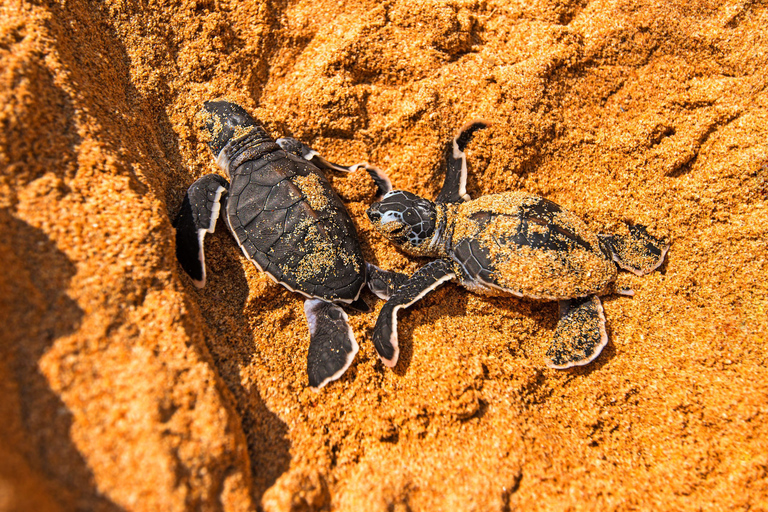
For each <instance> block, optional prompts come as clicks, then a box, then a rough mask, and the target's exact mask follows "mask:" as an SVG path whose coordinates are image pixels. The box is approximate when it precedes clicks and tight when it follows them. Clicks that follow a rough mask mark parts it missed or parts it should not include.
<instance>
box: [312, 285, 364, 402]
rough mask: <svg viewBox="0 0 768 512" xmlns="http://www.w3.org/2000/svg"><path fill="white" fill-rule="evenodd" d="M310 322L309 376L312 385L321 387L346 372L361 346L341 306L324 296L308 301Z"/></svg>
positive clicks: (316, 388)
mask: <svg viewBox="0 0 768 512" xmlns="http://www.w3.org/2000/svg"><path fill="white" fill-rule="evenodd" d="M304 314H305V315H307V323H308V324H309V352H308V353H307V375H308V376H309V385H310V386H312V387H313V388H314V389H315V390H319V389H320V388H322V387H323V386H325V385H326V384H328V383H329V382H331V381H334V380H336V379H338V378H339V377H341V376H342V375H344V372H346V371H347V368H349V365H351V364H352V360H353V359H354V358H355V354H357V351H358V349H359V347H358V345H357V341H355V335H354V334H352V329H351V328H350V327H349V324H348V323H347V321H348V318H347V314H346V313H344V310H342V309H341V308H340V307H339V306H337V305H335V304H331V303H330V302H325V301H324V300H320V299H307V300H306V301H304Z"/></svg>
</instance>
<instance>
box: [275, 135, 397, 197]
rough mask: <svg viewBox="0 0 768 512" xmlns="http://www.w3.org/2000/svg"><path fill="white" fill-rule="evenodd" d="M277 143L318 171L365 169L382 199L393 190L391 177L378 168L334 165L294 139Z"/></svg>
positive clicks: (289, 138)
mask: <svg viewBox="0 0 768 512" xmlns="http://www.w3.org/2000/svg"><path fill="white" fill-rule="evenodd" d="M275 142H276V143H277V145H278V146H280V147H281V148H283V150H284V151H286V152H288V153H291V154H293V155H296V156H300V157H301V158H303V159H304V160H307V161H309V162H312V164H314V165H315V167H317V168H318V169H331V170H334V171H340V172H354V171H356V170H358V169H359V168H361V167H362V168H363V169H365V171H366V172H367V173H368V175H370V177H371V178H373V181H374V183H376V188H377V189H378V192H377V194H378V197H382V196H383V195H384V194H386V193H387V192H389V191H390V190H392V183H391V182H390V181H389V177H388V176H387V174H386V173H385V172H384V171H382V170H381V169H379V168H378V167H375V166H373V165H369V164H368V163H360V164H355V165H350V166H349V167H346V166H343V165H339V164H334V163H332V162H329V161H328V160H326V159H325V158H323V157H322V156H320V153H318V152H317V151H315V150H314V149H312V148H310V147H309V146H307V145H306V144H304V143H303V142H301V141H299V140H296V139H294V138H293V137H282V138H279V139H277V140H276V141H275Z"/></svg>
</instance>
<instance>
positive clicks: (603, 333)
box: [547, 296, 608, 370]
mask: <svg viewBox="0 0 768 512" xmlns="http://www.w3.org/2000/svg"><path fill="white" fill-rule="evenodd" d="M590 300H592V301H597V314H598V317H599V318H600V322H599V323H598V328H599V329H600V344H599V345H598V346H597V348H596V349H595V351H594V352H593V353H592V355H591V356H589V357H588V358H585V359H582V360H580V361H572V362H569V363H566V364H564V365H562V366H557V365H555V364H552V362H551V361H547V366H548V367H550V368H554V369H555V370H565V369H567V368H572V367H574V366H584V365H587V364H589V363H591V362H592V361H594V360H595V359H597V356H599V355H600V353H601V352H602V351H603V349H604V348H605V346H606V345H607V344H608V332H607V331H606V330H605V313H604V311H603V303H602V302H601V301H600V299H599V298H598V297H597V296H593V297H592V299H590Z"/></svg>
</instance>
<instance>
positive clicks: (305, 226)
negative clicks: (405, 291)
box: [174, 101, 397, 388]
mask: <svg viewBox="0 0 768 512" xmlns="http://www.w3.org/2000/svg"><path fill="white" fill-rule="evenodd" d="M200 115H201V116H202V117H203V118H204V120H205V124H206V129H207V131H208V135H209V142H208V145H209V147H210V149H211V151H212V152H213V154H214V156H215V157H216V162H217V163H218V165H219V166H220V167H221V168H222V169H223V170H224V172H225V173H226V174H227V177H228V178H229V182H228V181H227V180H225V179H224V178H222V177H221V176H219V175H218V174H208V175H206V176H203V177H202V178H200V179H199V180H197V181H196V182H195V183H194V184H193V185H192V186H191V187H190V188H189V190H188V191H187V194H186V196H185V197H184V201H183V203H182V208H181V211H180V213H179V216H178V217H177V219H176V221H175V223H174V224H175V226H176V255H177V257H178V259H179V262H180V263H181V266H182V268H184V270H185V271H186V272H187V273H188V274H189V275H190V276H191V277H192V279H193V281H194V282H195V284H196V285H197V286H198V287H202V286H204V285H205V277H206V270H205V255H204V251H203V239H204V237H205V234H206V233H213V231H214V229H215V227H216V220H217V219H218V217H219V215H220V214H221V215H222V216H223V218H224V220H225V221H226V223H227V226H228V227H229V230H230V232H231V233H232V235H233V236H234V238H235V240H236V241H237V243H238V244H239V246H240V248H241V249H242V251H243V253H244V254H245V256H246V257H247V258H248V259H249V260H250V261H251V262H252V263H253V264H254V265H256V266H257V267H258V268H259V269H260V270H262V271H264V272H266V273H267V275H269V276H270V277H271V278H272V279H273V280H274V281H276V282H277V283H279V284H281V285H283V286H284V287H286V288H288V289H289V290H291V291H294V292H297V293H300V294H301V295H303V296H304V297H306V299H307V300H306V301H305V303H304V311H305V313H306V316H307V322H308V324H309V330H310V344H309V353H308V356H307V372H308V375H309V383H310V385H311V386H312V387H314V388H321V387H322V386H324V385H325V384H326V383H328V382H330V381H332V380H335V379H338V378H339V377H340V376H341V375H342V374H343V373H344V372H345V371H346V370H347V368H348V367H349V365H350V364H351V363H352V360H353V359H354V356H355V354H356V353H357V351H358V345H357V342H356V341H355V337H354V335H353V333H352V330H351V329H350V327H349V325H348V323H347V320H348V318H347V315H346V313H345V312H344V310H342V309H341V307H339V305H344V306H348V307H350V308H353V309H357V310H361V311H367V310H368V306H367V304H366V303H365V302H364V301H363V300H362V299H361V298H360V292H361V290H362V288H363V286H364V285H365V283H366V276H367V274H368V273H371V274H372V275H371V277H372V279H374V281H375V282H376V283H377V284H378V285H379V287H383V288H384V289H387V287H388V286H389V287H391V286H393V284H392V282H393V279H394V280H395V281H397V276H395V275H392V274H388V273H385V272H383V271H379V269H376V268H375V267H373V266H368V268H366V263H365V261H364V260H363V255H362V250H361V248H360V243H359V241H358V238H357V235H356V233H355V228H354V226H353V224H352V220H351V219H350V217H349V214H348V213H347V211H346V209H345V208H344V205H343V204H342V203H341V200H340V199H339V198H338V196H337V195H336V194H335V193H334V192H333V190H332V189H331V187H330V184H329V182H328V180H327V179H326V177H325V176H324V175H323V173H322V172H320V170H319V169H318V167H322V168H325V169H336V170H342V171H351V170H354V169H355V168H357V167H358V166H352V167H349V168H346V167H342V166H338V165H336V164H331V163H329V162H328V161H326V160H324V159H323V158H322V157H320V156H319V155H318V154H317V153H315V152H314V151H312V150H311V149H309V148H308V147H307V146H305V145H304V144H302V143H301V142H299V141H297V140H295V139H290V138H283V139H278V140H277V141H275V140H273V139H272V138H271V137H270V136H269V135H268V134H267V132H266V131H265V130H264V129H263V128H262V127H261V126H258V125H257V123H256V121H255V120H254V119H253V118H252V117H251V116H250V115H249V114H248V113H247V112H246V111H245V110H244V109H243V108H242V107H240V106H239V105H236V104H234V103H230V102H227V101H209V102H207V103H205V106H204V108H203V110H202V111H201V114H200ZM360 165H363V166H364V167H365V168H366V170H368V172H369V173H370V174H371V175H372V176H373V177H374V179H375V180H376V179H378V175H377V173H376V169H375V168H373V167H368V166H365V165H364V164H360ZM385 294H386V293H385Z"/></svg>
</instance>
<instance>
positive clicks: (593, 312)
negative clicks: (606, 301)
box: [547, 295, 608, 370]
mask: <svg viewBox="0 0 768 512" xmlns="http://www.w3.org/2000/svg"><path fill="white" fill-rule="evenodd" d="M607 343H608V333H607V332H606V331H605V315H604V314H603V305H602V304H601V303H600V299H599V298H598V297H597V296H596V295H592V296H590V297H586V298H581V299H571V300H562V301H560V321H559V322H558V323H557V328H556V329H555V335H554V336H553V338H552V345H551V346H550V347H549V350H547V366H549V367H550V368H556V369H558V370H564V369H565V368H570V367H571V366H583V365H585V364H587V363H589V362H591V361H592V360H594V359H595V358H596V357H597V356H599V355H600V352H601V351H602V350H603V348H604V347H605V345H606V344H607Z"/></svg>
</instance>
